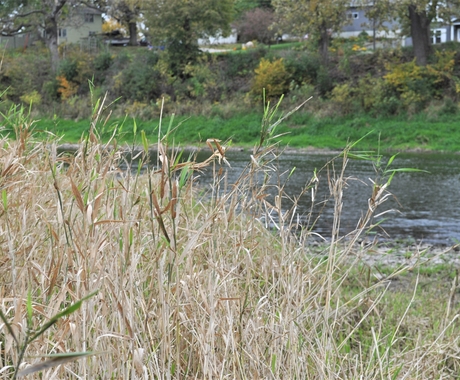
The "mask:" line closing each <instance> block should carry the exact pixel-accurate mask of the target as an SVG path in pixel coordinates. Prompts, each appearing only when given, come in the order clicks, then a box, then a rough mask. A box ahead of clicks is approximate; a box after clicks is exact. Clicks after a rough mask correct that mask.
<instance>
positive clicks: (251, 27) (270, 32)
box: [237, 8, 275, 44]
mask: <svg viewBox="0 0 460 380" xmlns="http://www.w3.org/2000/svg"><path fill="white" fill-rule="evenodd" d="M273 22H274V14H273V11H271V10H270V9H267V8H255V9H252V10H249V11H247V12H246V13H245V14H244V15H243V16H242V17H241V19H240V21H239V22H238V23H237V30H238V35H239V37H240V38H241V41H242V42H248V41H254V40H255V41H259V42H262V43H264V44H269V43H270V42H271V41H272V40H273V38H274V36H275V30H274V29H270V26H271V25H272V24H273Z"/></svg>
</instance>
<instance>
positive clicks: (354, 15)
mask: <svg viewBox="0 0 460 380" xmlns="http://www.w3.org/2000/svg"><path fill="white" fill-rule="evenodd" d="M347 17H348V19H349V20H357V19H359V13H358V12H351V13H348V15H347Z"/></svg>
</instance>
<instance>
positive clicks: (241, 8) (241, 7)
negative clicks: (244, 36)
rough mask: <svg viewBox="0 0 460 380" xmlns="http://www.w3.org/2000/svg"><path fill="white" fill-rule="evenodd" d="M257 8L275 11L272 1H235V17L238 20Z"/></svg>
mask: <svg viewBox="0 0 460 380" xmlns="http://www.w3.org/2000/svg"><path fill="white" fill-rule="evenodd" d="M255 8H266V9H273V7H272V0H235V15H236V17H237V18H238V17H240V16H241V15H243V14H244V13H245V12H247V11H250V10H253V9H255Z"/></svg>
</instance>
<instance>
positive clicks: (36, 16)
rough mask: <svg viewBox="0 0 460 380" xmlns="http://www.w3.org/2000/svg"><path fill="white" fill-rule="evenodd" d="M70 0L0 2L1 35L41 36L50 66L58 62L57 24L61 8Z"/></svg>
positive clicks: (54, 68) (53, 66)
mask: <svg viewBox="0 0 460 380" xmlns="http://www.w3.org/2000/svg"><path fill="white" fill-rule="evenodd" d="M69 3H70V0H16V1H14V0H11V1H6V2H2V3H1V5H2V7H1V9H0V27H1V33H2V35H15V34H19V33H25V32H32V33H36V34H39V35H41V36H43V38H44V41H45V44H46V46H47V47H48V49H49V51H50V55H51V67H52V69H53V70H56V69H57V67H58V64H59V52H58V25H59V19H60V18H61V15H62V11H63V8H64V7H65V6H66V5H69Z"/></svg>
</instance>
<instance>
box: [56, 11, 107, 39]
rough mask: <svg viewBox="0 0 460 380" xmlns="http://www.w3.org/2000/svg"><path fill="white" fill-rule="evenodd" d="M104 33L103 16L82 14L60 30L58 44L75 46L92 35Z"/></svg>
mask: <svg viewBox="0 0 460 380" xmlns="http://www.w3.org/2000/svg"><path fill="white" fill-rule="evenodd" d="M101 33H102V15H101V14H99V13H91V12H81V13H80V14H78V15H76V16H74V17H73V18H72V19H71V20H69V21H68V22H66V23H64V24H63V25H62V26H61V28H59V38H58V43H59V44H62V43H67V44H75V43H79V42H80V41H81V40H82V39H86V38H88V37H90V36H91V35H97V34H101Z"/></svg>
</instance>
